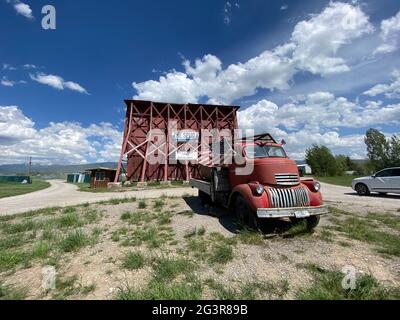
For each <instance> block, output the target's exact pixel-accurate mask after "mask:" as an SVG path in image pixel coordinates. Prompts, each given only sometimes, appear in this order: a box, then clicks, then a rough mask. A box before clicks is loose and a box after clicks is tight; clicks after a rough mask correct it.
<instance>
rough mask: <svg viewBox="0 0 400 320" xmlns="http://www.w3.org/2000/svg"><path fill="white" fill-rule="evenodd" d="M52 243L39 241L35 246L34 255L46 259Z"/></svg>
mask: <svg viewBox="0 0 400 320" xmlns="http://www.w3.org/2000/svg"><path fill="white" fill-rule="evenodd" d="M50 249H51V248H50V245H49V243H48V242H39V243H37V244H35V245H34V246H33V249H32V256H33V257H34V258H38V259H44V258H46V257H47V256H48V254H49V252H50Z"/></svg>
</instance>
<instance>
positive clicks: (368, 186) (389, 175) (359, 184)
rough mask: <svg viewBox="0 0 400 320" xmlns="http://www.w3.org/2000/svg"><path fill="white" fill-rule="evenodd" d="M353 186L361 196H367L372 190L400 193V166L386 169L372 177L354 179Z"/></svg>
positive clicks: (380, 192)
mask: <svg viewBox="0 0 400 320" xmlns="http://www.w3.org/2000/svg"><path fill="white" fill-rule="evenodd" d="M352 188H353V189H354V190H355V191H357V193H358V194H359V195H360V196H367V195H369V194H370V193H371V192H377V193H379V194H387V193H398V194H400V167H398V168H388V169H384V170H381V171H379V172H377V173H375V174H374V175H372V176H370V177H363V178H357V179H354V180H353V183H352Z"/></svg>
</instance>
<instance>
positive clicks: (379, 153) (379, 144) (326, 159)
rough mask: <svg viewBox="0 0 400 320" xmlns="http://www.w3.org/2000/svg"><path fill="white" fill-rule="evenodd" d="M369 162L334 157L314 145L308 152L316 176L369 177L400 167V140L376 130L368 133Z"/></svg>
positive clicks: (343, 156)
mask: <svg viewBox="0 0 400 320" xmlns="http://www.w3.org/2000/svg"><path fill="white" fill-rule="evenodd" d="M364 142H365V144H366V146H367V154H368V160H366V161H357V162H355V161H353V160H351V159H350V157H349V156H345V155H336V156H335V155H333V153H332V151H331V150H330V149H329V148H328V147H326V146H324V145H316V144H314V145H313V146H312V147H311V148H309V149H307V150H306V161H307V164H308V165H309V166H310V167H311V169H312V171H313V174H314V175H316V176H325V177H326V176H328V177H329V176H341V175H344V174H345V172H347V171H351V172H353V174H354V175H367V174H371V173H372V172H376V171H379V170H382V169H384V168H388V167H400V138H399V137H398V136H396V135H395V134H394V135H393V136H392V137H390V138H387V137H386V136H385V135H384V134H383V133H382V132H380V131H379V130H376V129H369V130H368V131H367V132H366V135H365V138H364Z"/></svg>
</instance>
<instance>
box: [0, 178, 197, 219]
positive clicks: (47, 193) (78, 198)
mask: <svg viewBox="0 0 400 320" xmlns="http://www.w3.org/2000/svg"><path fill="white" fill-rule="evenodd" d="M49 182H50V184H51V186H50V187H49V188H47V189H44V190H41V191H36V192H32V193H29V194H25V195H21V196H15V197H10V198H3V199H0V216H1V215H10V214H16V213H22V212H26V211H30V210H37V209H42V208H49V207H64V206H73V205H78V204H82V203H86V202H87V203H94V202H99V201H104V200H111V199H120V198H129V197H137V198H138V199H142V198H158V197H161V196H162V195H166V196H178V197H179V196H182V195H184V194H190V195H195V194H196V190H194V189H191V188H187V187H185V188H170V189H151V190H150V189H149V190H141V191H128V192H110V193H90V192H81V191H78V188H77V186H75V185H73V184H68V183H65V182H64V181H62V180H49Z"/></svg>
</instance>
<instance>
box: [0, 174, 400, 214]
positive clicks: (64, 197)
mask: <svg viewBox="0 0 400 320" xmlns="http://www.w3.org/2000/svg"><path fill="white" fill-rule="evenodd" d="M49 182H50V183H51V187H49V188H47V189H45V190H41V191H37V192H33V193H29V194H25V195H21V196H16V197H10V198H3V199H0V215H10V214H16V213H22V212H26V211H30V210H37V209H41V208H47V207H59V206H61V207H62V206H72V205H78V204H82V203H85V202H88V203H94V202H98V201H103V200H111V199H114V198H125V197H137V198H158V197H160V196H162V195H163V194H165V195H167V196H178V197H179V196H182V195H184V194H190V195H196V194H197V191H196V190H195V189H192V188H189V187H184V188H171V189H151V190H142V191H129V192H121V193H118V192H110V193H90V192H80V191H78V190H77V187H76V186H75V185H73V184H68V183H65V182H63V181H61V180H51V181H49ZM322 192H323V196H324V199H325V201H326V203H327V204H330V203H336V204H337V203H340V204H341V206H340V207H341V208H342V209H345V210H346V209H351V210H353V211H359V212H363V211H365V212H374V211H376V212H382V211H386V212H394V213H397V214H399V215H400V212H398V210H399V208H400V195H388V196H378V195H376V196H375V195H371V196H370V197H359V196H358V195H357V194H356V193H355V192H354V191H353V190H352V189H351V188H347V187H340V186H334V185H330V184H325V183H323V184H322Z"/></svg>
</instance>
